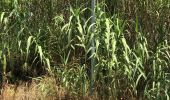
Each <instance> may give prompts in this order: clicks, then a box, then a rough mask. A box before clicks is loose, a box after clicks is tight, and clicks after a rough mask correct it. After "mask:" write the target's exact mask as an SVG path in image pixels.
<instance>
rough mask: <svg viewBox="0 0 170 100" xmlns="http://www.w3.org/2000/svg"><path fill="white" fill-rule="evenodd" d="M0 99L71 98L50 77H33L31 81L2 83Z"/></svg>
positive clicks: (55, 99) (50, 99)
mask: <svg viewBox="0 0 170 100" xmlns="http://www.w3.org/2000/svg"><path fill="white" fill-rule="evenodd" d="M1 92H2V94H1V97H0V100H63V99H64V100H67V99H69V100H70V99H73V97H71V96H69V94H68V93H67V92H66V91H65V90H64V89H63V88H62V87H60V86H57V84H56V81H55V79H54V78H52V77H43V78H41V79H33V81H32V82H31V83H20V84H19V85H13V84H7V83H6V84H4V85H3V88H2V90H1Z"/></svg>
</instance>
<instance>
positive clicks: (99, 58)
mask: <svg viewBox="0 0 170 100" xmlns="http://www.w3.org/2000/svg"><path fill="white" fill-rule="evenodd" d="M74 2H75V1H68V2H67V3H68V4H66V1H62V0H58V1H55V0H48V1H44V0H39V1H33V0H26V1H22V0H20V1H19V0H8V1H6V0H1V1H0V67H1V68H0V69H1V76H2V82H6V81H9V80H10V81H11V82H15V81H17V80H19V79H20V78H21V79H22V80H23V79H27V78H28V79H29V78H30V77H36V76H40V75H44V74H48V75H52V76H53V77H54V78H56V79H57V80H59V82H60V85H61V86H62V87H64V88H65V89H66V90H67V91H69V92H70V93H71V94H73V95H75V96H89V95H90V76H91V75H90V73H91V72H90V65H91V62H90V60H91V58H94V59H95V61H96V65H95V66H94V75H93V78H94V84H93V85H94V86H93V90H94V93H93V96H94V97H96V98H98V99H134V98H135V99H148V100H150V99H167V100H169V95H170V91H169V89H170V87H169V77H170V76H169V75H170V73H169V70H168V69H169V64H170V54H169V53H170V42H169V38H170V35H169V33H170V28H169V26H170V23H169V22H170V20H169V17H170V12H169V5H170V2H169V1H168V0H156V1H152V0H151V1H149V0H142V1H140V0H139V1H135V0H119V1H116V0H111V1H110V2H108V1H104V2H103V1H100V0H99V1H98V3H97V5H96V8H95V14H96V15H95V16H96V20H95V23H94V24H91V23H90V21H91V19H92V16H91V15H88V14H91V9H90V8H89V7H88V3H85V1H78V0H76V3H74ZM80 2H81V5H79V3H80ZM64 8H65V9H64ZM92 27H93V28H94V32H92V31H91V28H92ZM92 39H94V47H95V52H94V53H93V54H91V51H92V50H94V48H92V47H91V41H92Z"/></svg>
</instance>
